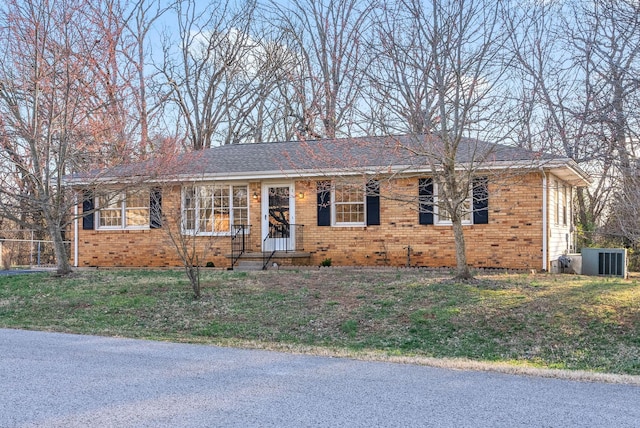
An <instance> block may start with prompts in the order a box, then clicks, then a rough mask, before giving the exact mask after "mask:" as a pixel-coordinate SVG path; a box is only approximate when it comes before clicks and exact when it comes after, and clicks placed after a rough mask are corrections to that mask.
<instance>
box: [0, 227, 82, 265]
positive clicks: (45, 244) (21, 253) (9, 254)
mask: <svg viewBox="0 0 640 428" xmlns="http://www.w3.org/2000/svg"><path fill="white" fill-rule="evenodd" d="M66 244H67V248H68V247H69V244H70V243H69V242H67V243H66ZM55 266H56V257H55V251H54V247H53V242H52V241H50V240H46V239H38V237H37V234H36V232H35V231H29V230H8V231H6V230H5V231H0V269H5V270H6V269H14V268H31V267H39V268H46V267H55Z"/></svg>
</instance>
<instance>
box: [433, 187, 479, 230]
mask: <svg viewBox="0 0 640 428" xmlns="http://www.w3.org/2000/svg"><path fill="white" fill-rule="evenodd" d="M433 187H434V193H435V195H434V200H435V204H434V210H433V211H434V223H435V224H437V225H443V226H448V225H451V224H452V221H451V215H450V214H449V212H447V211H446V210H445V209H444V207H442V206H441V204H440V203H439V198H438V186H437V185H434V186H433ZM462 205H463V207H462V210H463V214H462V224H473V215H472V211H473V210H472V207H473V198H472V195H471V192H469V195H468V197H467V199H465V200H464V201H463V202H462Z"/></svg>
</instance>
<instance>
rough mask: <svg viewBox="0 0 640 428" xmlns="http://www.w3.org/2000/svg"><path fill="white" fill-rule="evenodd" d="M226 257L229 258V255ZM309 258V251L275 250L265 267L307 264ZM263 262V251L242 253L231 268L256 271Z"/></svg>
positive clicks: (241, 270) (273, 267)
mask: <svg viewBox="0 0 640 428" xmlns="http://www.w3.org/2000/svg"><path fill="white" fill-rule="evenodd" d="M267 255H268V254H267ZM228 257H229V258H231V256H228ZM310 260H311V253H307V252H304V251H276V252H275V253H274V254H273V256H272V257H271V259H270V260H269V262H268V263H267V269H278V268H280V267H282V266H309V263H310ZM263 263H264V257H263V253H261V252H255V253H243V254H242V255H241V256H240V258H239V259H238V261H237V262H236V264H235V266H234V267H233V270H236V271H240V272H243V271H244V272H246V271H258V270H262V265H263Z"/></svg>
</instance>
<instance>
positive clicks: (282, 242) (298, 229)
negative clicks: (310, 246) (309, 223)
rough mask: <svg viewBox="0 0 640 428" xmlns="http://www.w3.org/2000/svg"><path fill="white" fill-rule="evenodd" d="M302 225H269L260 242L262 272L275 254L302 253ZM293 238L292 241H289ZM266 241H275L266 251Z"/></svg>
mask: <svg viewBox="0 0 640 428" xmlns="http://www.w3.org/2000/svg"><path fill="white" fill-rule="evenodd" d="M303 231H304V225H302V224H269V230H268V232H267V234H266V235H265V237H264V239H263V240H262V248H263V251H262V270H266V269H267V265H268V264H269V262H270V261H271V259H272V258H273V256H274V255H275V253H276V252H278V251H283V252H285V253H288V252H290V251H303V250H304V248H303V244H302V243H303V242H304V239H303V237H304V235H303ZM292 237H293V239H291V238H292ZM267 239H277V240H278V241H274V242H273V243H272V244H273V248H271V249H267V245H266V242H267Z"/></svg>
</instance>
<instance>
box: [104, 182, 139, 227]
mask: <svg viewBox="0 0 640 428" xmlns="http://www.w3.org/2000/svg"><path fill="white" fill-rule="evenodd" d="M97 205H98V206H97V208H98V211H97V214H98V228H99V229H128V228H131V229H136V228H138V229H141V228H147V227H149V190H148V189H145V190H127V191H126V192H124V193H112V194H108V195H101V196H98V198H97Z"/></svg>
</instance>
